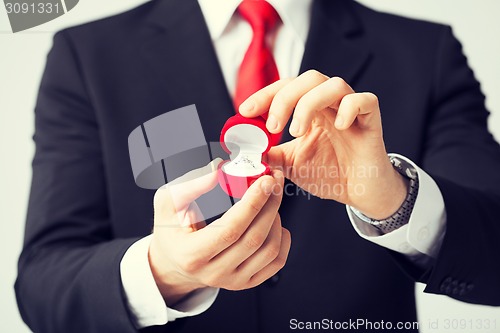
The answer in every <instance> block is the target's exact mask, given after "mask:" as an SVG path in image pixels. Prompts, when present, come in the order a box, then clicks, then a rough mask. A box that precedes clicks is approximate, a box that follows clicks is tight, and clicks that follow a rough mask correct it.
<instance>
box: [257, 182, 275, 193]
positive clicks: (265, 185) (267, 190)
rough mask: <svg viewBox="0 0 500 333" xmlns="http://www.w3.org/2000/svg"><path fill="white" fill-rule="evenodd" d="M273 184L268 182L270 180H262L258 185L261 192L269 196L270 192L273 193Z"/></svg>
mask: <svg viewBox="0 0 500 333" xmlns="http://www.w3.org/2000/svg"><path fill="white" fill-rule="evenodd" d="M273 186H274V184H273V182H272V181H270V180H264V181H263V182H262V183H261V184H260V188H261V189H262V191H264V193H265V194H266V195H269V194H271V192H272V191H273Z"/></svg>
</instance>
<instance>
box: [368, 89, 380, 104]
mask: <svg viewBox="0 0 500 333" xmlns="http://www.w3.org/2000/svg"><path fill="white" fill-rule="evenodd" d="M364 95H365V98H366V99H367V101H368V103H369V104H370V105H378V103H379V101H378V97H377V95H375V94H374V93H371V92H367V93H364Z"/></svg>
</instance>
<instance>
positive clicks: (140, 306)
mask: <svg viewBox="0 0 500 333" xmlns="http://www.w3.org/2000/svg"><path fill="white" fill-rule="evenodd" d="M151 237H152V236H151V235H149V236H147V237H144V238H142V239H140V240H138V241H137V242H135V243H134V244H132V246H130V247H129V249H128V250H127V252H125V255H124V256H123V258H122V260H121V262H120V275H121V280H122V285H123V289H124V291H125V297H126V300H127V304H128V308H129V310H130V312H131V313H132V317H133V318H132V319H133V322H134V325H135V327H136V328H137V329H141V328H144V327H148V326H154V325H165V324H166V323H168V322H169V321H174V320H175V319H177V318H182V317H190V316H195V315H198V314H200V313H202V312H204V311H206V310H207V309H208V308H210V306H211V305H212V304H213V303H214V302H215V299H216V298H217V294H218V293H219V289H218V288H203V289H199V290H196V291H194V292H193V293H191V294H190V295H189V297H186V298H185V299H184V300H183V301H182V302H180V303H178V304H176V308H175V309H173V308H169V307H167V306H166V304H165V301H164V300H163V297H162V296H161V293H160V291H159V290H158V287H157V286H156V282H155V280H154V277H153V273H152V272H151V268H150V266H149V260H148V252H149V245H150V243H151Z"/></svg>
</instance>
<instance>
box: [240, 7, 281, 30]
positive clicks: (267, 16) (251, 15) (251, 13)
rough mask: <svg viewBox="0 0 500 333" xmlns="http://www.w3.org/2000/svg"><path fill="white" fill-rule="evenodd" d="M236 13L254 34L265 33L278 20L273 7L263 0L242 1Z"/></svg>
mask: <svg viewBox="0 0 500 333" xmlns="http://www.w3.org/2000/svg"><path fill="white" fill-rule="evenodd" d="M238 13H239V14H240V15H241V16H242V17H243V18H244V19H245V20H247V22H248V23H249V24H250V25H251V26H252V29H253V31H254V33H255V32H257V31H259V32H264V33H266V32H268V31H270V30H272V29H273V28H274V27H275V26H276V23H278V21H279V20H280V17H279V15H278V13H277V12H276V10H275V9H274V7H273V6H271V5H270V4H269V3H268V2H267V1H265V0H243V1H242V2H241V4H240V5H239V7H238Z"/></svg>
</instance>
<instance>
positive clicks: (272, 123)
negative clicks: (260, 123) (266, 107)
mask: <svg viewBox="0 0 500 333" xmlns="http://www.w3.org/2000/svg"><path fill="white" fill-rule="evenodd" d="M266 127H267V129H268V130H269V131H275V130H277V129H278V119H276V117H275V116H274V115H272V114H270V115H269V117H268V118H267V122H266Z"/></svg>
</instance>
